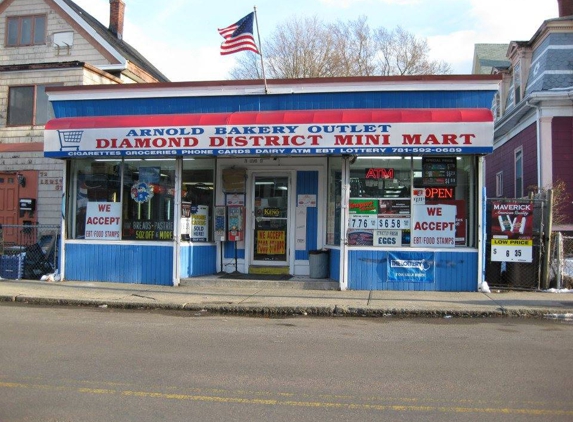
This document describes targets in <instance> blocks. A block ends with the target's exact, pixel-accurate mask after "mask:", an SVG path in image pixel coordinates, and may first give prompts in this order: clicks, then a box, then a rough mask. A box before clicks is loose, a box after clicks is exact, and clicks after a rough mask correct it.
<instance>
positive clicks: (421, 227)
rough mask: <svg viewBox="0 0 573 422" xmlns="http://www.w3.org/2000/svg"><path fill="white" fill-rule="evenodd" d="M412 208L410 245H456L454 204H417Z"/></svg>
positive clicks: (449, 246)
mask: <svg viewBox="0 0 573 422" xmlns="http://www.w3.org/2000/svg"><path fill="white" fill-rule="evenodd" d="M413 209H414V224H413V228H412V246H414V247H416V246H417V247H439V248H453V247H454V246H456V206H455V205H442V204H439V205H417V206H414V207H413Z"/></svg>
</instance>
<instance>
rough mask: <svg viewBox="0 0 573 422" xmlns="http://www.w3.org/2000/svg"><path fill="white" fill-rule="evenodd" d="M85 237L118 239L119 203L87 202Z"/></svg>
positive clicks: (119, 228) (119, 233) (119, 222)
mask: <svg viewBox="0 0 573 422" xmlns="http://www.w3.org/2000/svg"><path fill="white" fill-rule="evenodd" d="M85 238H86V239H93V240H120V238H121V203H119V202H88V206H87V209H86V233H85Z"/></svg>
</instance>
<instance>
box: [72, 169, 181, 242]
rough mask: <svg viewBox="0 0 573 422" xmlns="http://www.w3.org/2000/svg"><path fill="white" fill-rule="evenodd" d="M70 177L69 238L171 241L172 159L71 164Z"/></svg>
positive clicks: (173, 195)
mask: <svg viewBox="0 0 573 422" xmlns="http://www.w3.org/2000/svg"><path fill="white" fill-rule="evenodd" d="M71 173H72V178H71V181H70V187H69V189H70V193H71V195H70V202H69V204H68V210H70V215H72V216H73V218H70V219H68V233H70V237H71V238H73V239H87V240H107V241H110V240H147V241H163V240H172V239H173V221H174V197H175V184H174V183H175V160H173V159H169V160H147V159H146V160H144V159H135V160H125V161H123V162H122V161H121V160H114V159H86V160H73V161H72V163H71Z"/></svg>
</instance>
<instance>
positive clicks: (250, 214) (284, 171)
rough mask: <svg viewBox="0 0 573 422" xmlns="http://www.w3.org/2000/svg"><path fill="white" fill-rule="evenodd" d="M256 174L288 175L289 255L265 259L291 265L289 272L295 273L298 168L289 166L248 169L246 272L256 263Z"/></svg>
mask: <svg viewBox="0 0 573 422" xmlns="http://www.w3.org/2000/svg"><path fill="white" fill-rule="evenodd" d="M256 176H283V177H288V180H289V187H288V188H289V190H288V218H287V239H286V241H287V245H286V246H287V251H286V252H287V257H286V262H284V261H278V262H273V261H264V264H265V265H268V266H283V265H287V266H288V267H289V274H294V261H295V250H294V245H295V228H296V227H295V217H296V213H295V211H296V209H295V205H296V192H295V189H296V170H295V169H289V168H280V169H266V168H259V169H252V170H248V171H247V180H248V181H249V182H248V184H247V197H246V198H245V211H246V224H245V226H246V227H245V272H248V269H249V266H251V265H255V261H254V258H253V253H254V250H253V248H254V239H253V234H254V229H255V210H254V204H255V197H254V188H255V177H256ZM260 264H261V261H256V265H260Z"/></svg>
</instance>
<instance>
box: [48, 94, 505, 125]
mask: <svg viewBox="0 0 573 422" xmlns="http://www.w3.org/2000/svg"><path fill="white" fill-rule="evenodd" d="M494 94H495V91H395V92H334V93H321V94H316V93H313V94H296V95H240V96H239V95H237V96H214V97H167V98H129V99H121V98H120V99H116V98H114V99H109V100H67V101H52V105H53V107H54V112H55V115H56V117H58V118H59V117H82V116H119V115H124V116H125V115H141V114H143V115H147V114H182V113H230V112H237V111H276V110H320V109H324V110H331V109H337V108H348V109H360V108H386V109H387V108H390V109H393V108H488V109H489V108H490V107H491V102H492V99H493V96H494Z"/></svg>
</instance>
